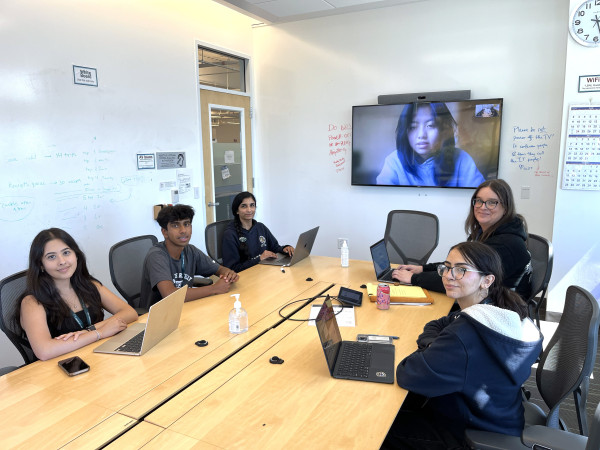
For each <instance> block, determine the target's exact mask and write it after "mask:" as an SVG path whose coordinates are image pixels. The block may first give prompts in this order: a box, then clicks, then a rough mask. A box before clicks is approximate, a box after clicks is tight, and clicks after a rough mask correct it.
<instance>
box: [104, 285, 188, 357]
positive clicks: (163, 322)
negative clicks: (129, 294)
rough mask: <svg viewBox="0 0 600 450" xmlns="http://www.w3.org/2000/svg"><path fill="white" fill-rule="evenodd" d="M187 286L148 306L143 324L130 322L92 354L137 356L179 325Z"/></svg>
mask: <svg viewBox="0 0 600 450" xmlns="http://www.w3.org/2000/svg"><path fill="white" fill-rule="evenodd" d="M186 292H187V286H183V287H182V288H179V289H177V290H176V291H175V292H173V293H172V294H171V295H168V296H166V297H165V298H163V299H162V300H160V301H159V302H157V303H155V304H154V305H152V306H151V307H150V311H149V312H148V320H147V321H146V323H134V324H133V325H130V326H128V327H127V329H125V330H123V331H121V332H120V333H118V334H116V335H114V336H113V337H111V338H110V339H109V340H108V341H106V342H104V343H103V344H101V345H99V346H98V347H96V348H95V349H94V352H96V353H112V354H116V355H134V356H141V355H143V354H144V353H146V352H147V351H148V350H150V349H151V348H152V347H154V346H155V345H156V344H158V343H159V342H160V341H162V340H163V339H164V338H165V337H167V336H168V335H169V334H171V333H172V332H173V331H175V330H176V329H177V327H178V326H179V319H180V318H181V310H182V309H183V302H184V301H185V293H186Z"/></svg>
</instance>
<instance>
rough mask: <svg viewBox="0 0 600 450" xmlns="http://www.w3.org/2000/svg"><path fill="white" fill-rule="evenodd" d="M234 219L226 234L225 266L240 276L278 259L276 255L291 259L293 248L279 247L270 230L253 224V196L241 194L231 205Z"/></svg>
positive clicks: (224, 247)
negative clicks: (254, 267)
mask: <svg viewBox="0 0 600 450" xmlns="http://www.w3.org/2000/svg"><path fill="white" fill-rule="evenodd" d="M231 212H232V213H233V217H234V219H233V220H232V221H231V223H230V224H229V225H228V226H227V228H226V229H225V233H224V234H223V265H224V266H225V267H229V268H230V269H231V270H234V271H236V272H241V271H242V270H245V269H248V268H249V267H252V266H255V265H256V264H258V263H259V262H260V260H262V259H266V258H275V257H276V256H277V253H287V254H288V255H290V256H292V255H293V254H294V247H292V246H291V245H284V246H281V245H279V242H277V239H276V238H275V236H273V234H272V233H271V232H270V231H269V229H268V228H267V227H266V226H265V225H264V224H262V223H261V222H257V221H256V220H254V214H255V213H256V198H255V197H254V195H252V194H251V193H250V192H240V193H239V194H238V195H236V196H235V198H234V199H233V202H232V204H231Z"/></svg>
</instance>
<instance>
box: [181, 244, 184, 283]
mask: <svg viewBox="0 0 600 450" xmlns="http://www.w3.org/2000/svg"><path fill="white" fill-rule="evenodd" d="M181 276H182V277H184V278H185V255H184V254H183V250H182V251H181Z"/></svg>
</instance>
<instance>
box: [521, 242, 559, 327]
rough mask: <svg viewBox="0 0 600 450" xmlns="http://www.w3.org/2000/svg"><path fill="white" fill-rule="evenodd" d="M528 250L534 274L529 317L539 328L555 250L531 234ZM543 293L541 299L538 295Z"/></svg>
mask: <svg viewBox="0 0 600 450" xmlns="http://www.w3.org/2000/svg"><path fill="white" fill-rule="evenodd" d="M527 249H528V250H529V253H530V254H531V265H532V268H533V273H532V277H531V295H530V297H529V298H528V299H527V307H528V309H529V317H531V319H532V320H535V323H536V324H537V326H538V328H539V326H540V307H541V306H542V304H543V303H544V302H545V301H546V292H547V290H548V284H549V283H550V276H551V275H552V262H553V259H554V248H553V247H552V242H550V241H549V240H548V239H546V238H543V237H542V236H538V235H537V234H529V237H528V238H527ZM539 293H541V295H540V297H539V299H537V296H538V294H539Z"/></svg>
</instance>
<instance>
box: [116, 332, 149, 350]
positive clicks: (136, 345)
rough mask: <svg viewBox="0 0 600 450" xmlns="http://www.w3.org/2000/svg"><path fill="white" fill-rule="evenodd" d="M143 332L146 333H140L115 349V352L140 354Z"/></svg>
mask: <svg viewBox="0 0 600 450" xmlns="http://www.w3.org/2000/svg"><path fill="white" fill-rule="evenodd" d="M145 332H146V330H142V331H140V332H139V333H138V334H136V335H135V336H134V337H132V338H131V339H129V340H128V341H127V342H125V343H124V344H123V345H121V346H120V347H119V348H117V351H119V352H130V353H139V352H141V351H142V342H144V333H145Z"/></svg>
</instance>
